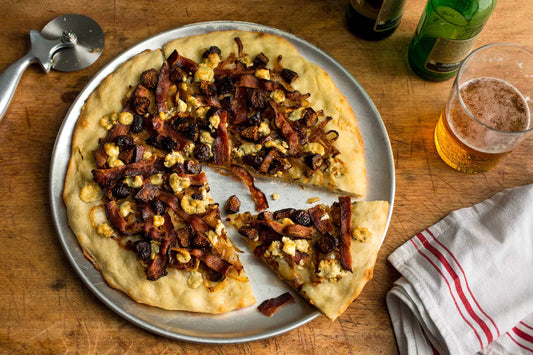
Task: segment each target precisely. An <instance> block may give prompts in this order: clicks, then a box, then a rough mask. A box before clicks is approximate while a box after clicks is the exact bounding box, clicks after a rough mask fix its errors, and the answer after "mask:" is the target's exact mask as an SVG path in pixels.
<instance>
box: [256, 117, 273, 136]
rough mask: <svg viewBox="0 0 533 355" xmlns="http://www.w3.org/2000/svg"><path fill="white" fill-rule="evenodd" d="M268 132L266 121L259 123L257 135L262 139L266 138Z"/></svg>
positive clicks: (268, 126)
mask: <svg viewBox="0 0 533 355" xmlns="http://www.w3.org/2000/svg"><path fill="white" fill-rule="evenodd" d="M270 132H271V131H270V124H269V122H268V120H264V121H263V122H261V124H260V125H259V127H258V128H257V133H259V134H260V135H261V136H263V137H266V136H268V135H269V134H270Z"/></svg>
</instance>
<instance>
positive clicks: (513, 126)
mask: <svg viewBox="0 0 533 355" xmlns="http://www.w3.org/2000/svg"><path fill="white" fill-rule="evenodd" d="M460 92H461V97H462V99H463V102H464V104H465V106H466V107H467V108H468V110H469V111H470V112H471V113H472V115H473V116H474V117H476V118H477V119H478V120H479V121H480V122H482V123H483V124H485V125H487V126H488V127H490V128H494V129H497V130H499V131H505V132H520V131H523V130H526V129H527V128H528V127H529V120H530V112H529V107H528V105H527V101H526V99H525V98H524V96H522V94H521V93H520V91H518V90H517V89H516V88H515V87H514V86H513V85H511V84H509V83H508V82H506V81H504V80H501V79H496V78H489V77H482V78H475V79H471V80H469V81H467V82H465V83H463V84H462V85H461V87H460Z"/></svg>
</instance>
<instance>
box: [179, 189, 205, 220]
mask: <svg viewBox="0 0 533 355" xmlns="http://www.w3.org/2000/svg"><path fill="white" fill-rule="evenodd" d="M201 191H202V199H201V200H196V199H194V198H192V196H191V195H185V196H183V197H182V198H181V203H180V204H181V208H183V210H184V211H185V213H187V214H199V213H205V212H206V211H207V207H208V206H209V197H208V196H207V191H206V190H205V189H204V188H202V189H201Z"/></svg>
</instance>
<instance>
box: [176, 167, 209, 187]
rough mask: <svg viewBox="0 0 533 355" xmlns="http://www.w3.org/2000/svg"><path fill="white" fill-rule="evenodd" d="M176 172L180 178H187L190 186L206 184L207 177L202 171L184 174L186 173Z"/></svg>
mask: <svg viewBox="0 0 533 355" xmlns="http://www.w3.org/2000/svg"><path fill="white" fill-rule="evenodd" d="M177 174H178V176H179V177H181V178H187V179H189V181H190V183H191V186H204V185H205V184H207V177H206V176H205V173H204V172H203V171H202V172H200V173H198V174H186V173H177Z"/></svg>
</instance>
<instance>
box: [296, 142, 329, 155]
mask: <svg viewBox="0 0 533 355" xmlns="http://www.w3.org/2000/svg"><path fill="white" fill-rule="evenodd" d="M302 151H303V152H304V153H311V154H318V155H324V154H326V150H325V149H324V146H323V145H322V144H320V143H316V142H313V143H307V144H305V145H304V146H303V147H302Z"/></svg>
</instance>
